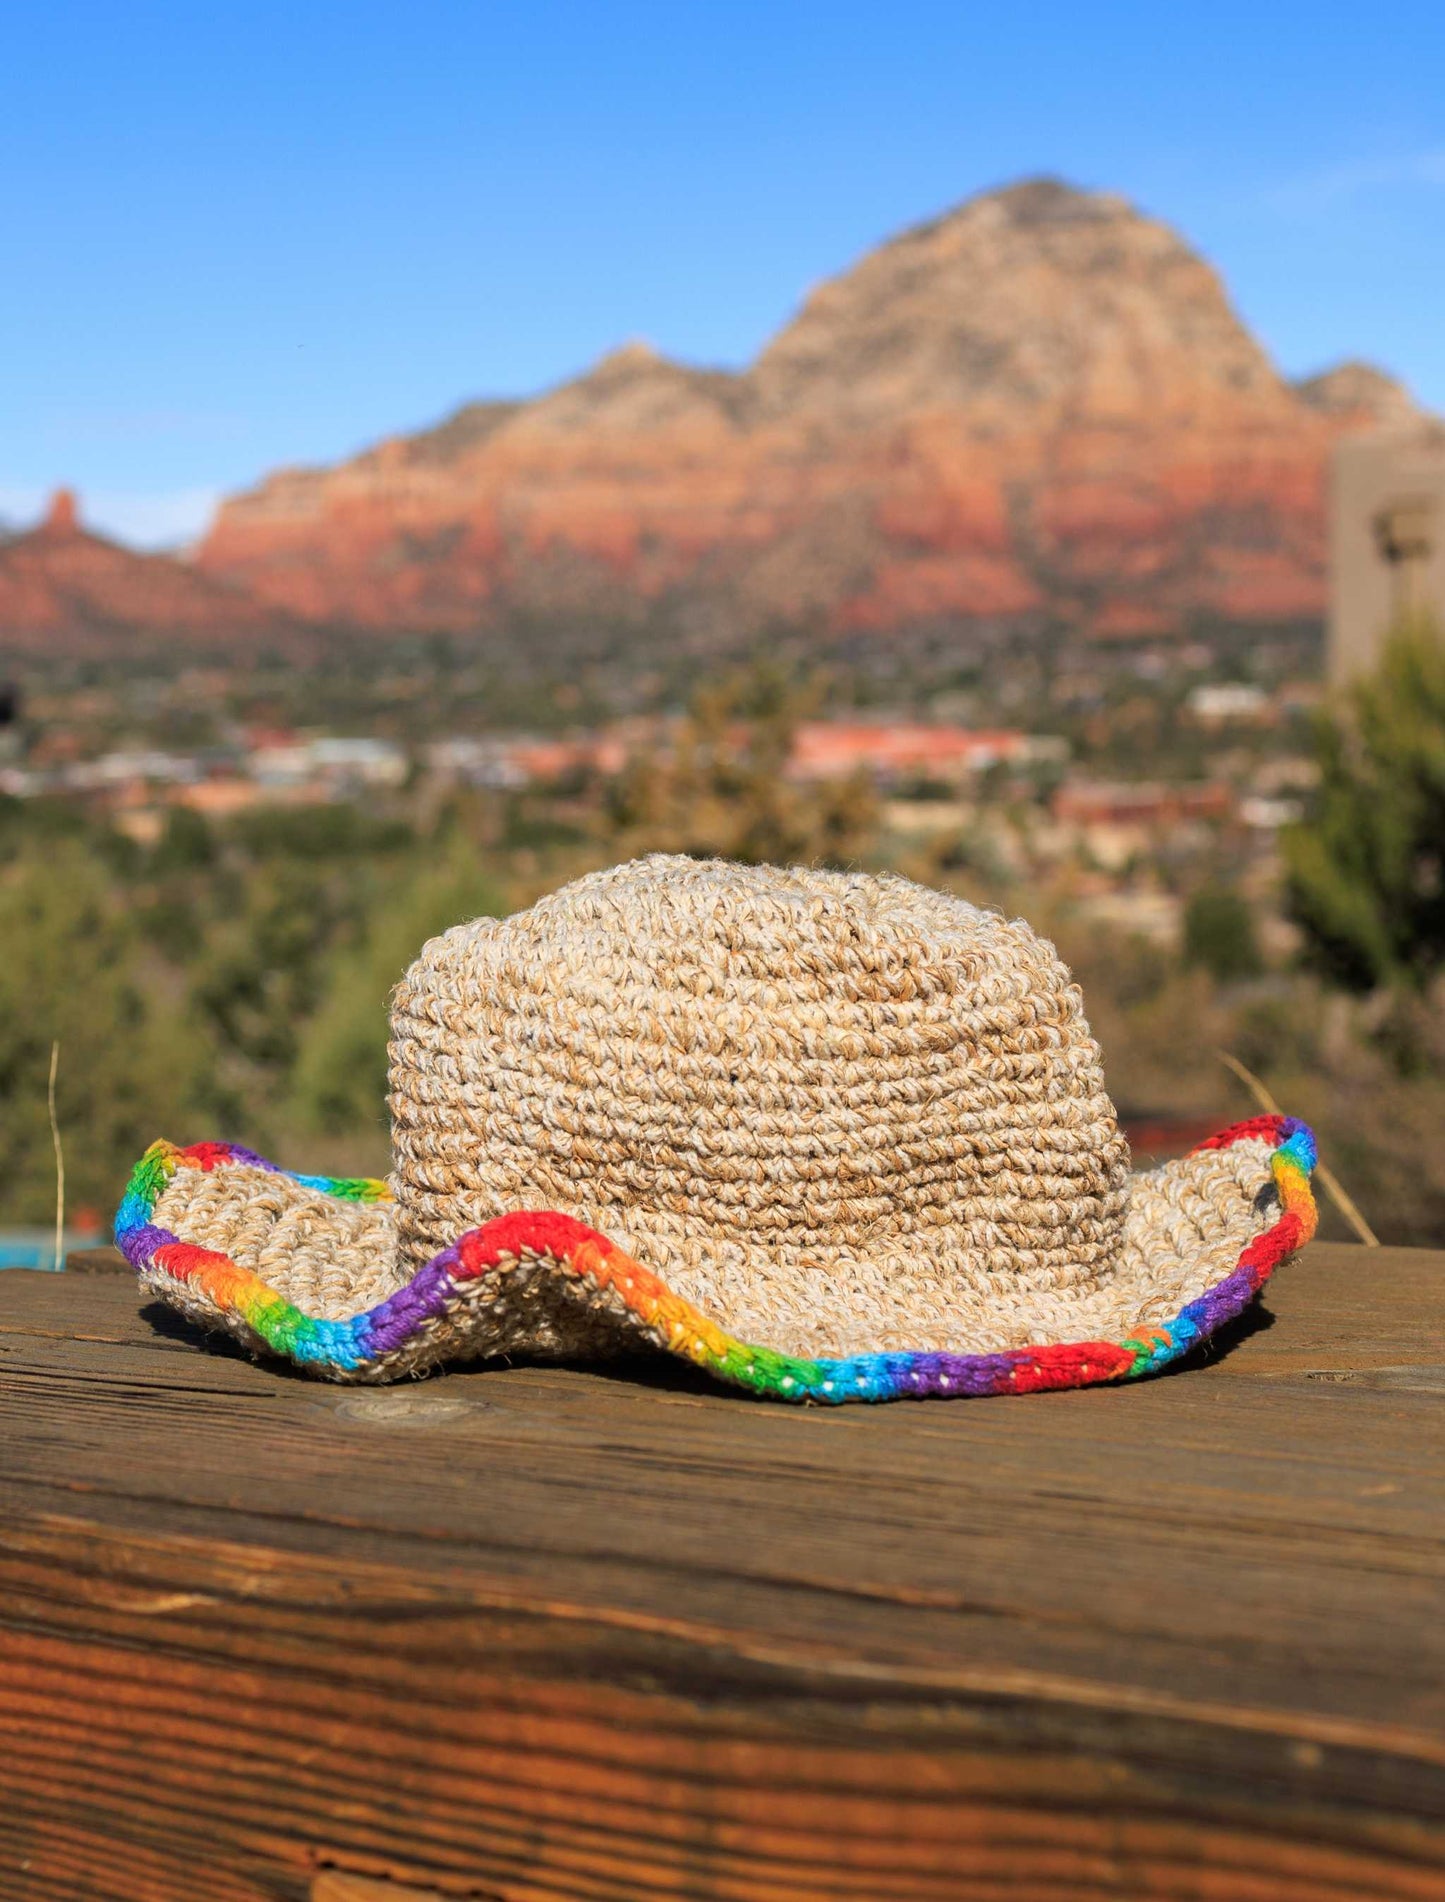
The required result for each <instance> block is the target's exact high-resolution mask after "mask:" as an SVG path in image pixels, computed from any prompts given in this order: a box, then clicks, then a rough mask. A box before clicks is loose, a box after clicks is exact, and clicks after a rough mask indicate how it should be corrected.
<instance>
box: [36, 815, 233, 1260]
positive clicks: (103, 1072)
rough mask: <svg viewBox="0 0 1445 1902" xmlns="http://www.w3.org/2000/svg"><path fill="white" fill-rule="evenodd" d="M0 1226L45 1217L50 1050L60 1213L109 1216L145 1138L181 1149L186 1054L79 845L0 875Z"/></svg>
mask: <svg viewBox="0 0 1445 1902" xmlns="http://www.w3.org/2000/svg"><path fill="white" fill-rule="evenodd" d="M0 944H3V945H4V947H5V955H4V957H3V959H0V1103H3V1105H4V1115H3V1116H0V1184H3V1190H0V1218H3V1219H4V1220H6V1221H11V1222H43V1221H46V1220H47V1219H48V1218H49V1217H50V1216H51V1215H52V1214H53V1212H54V1209H55V1165H54V1155H53V1151H52V1148H51V1139H50V1125H49V1119H48V1115H47V1111H46V1082H47V1076H48V1071H49V1065H50V1048H51V1043H52V1040H54V1039H57V1038H58V1039H59V1041H60V1071H59V1077H58V1082H57V1090H56V1102H57V1119H58V1121H59V1124H60V1129H61V1135H62V1138H63V1141H64V1144H65V1164H66V1186H67V1199H68V1204H69V1208H70V1210H71V1211H72V1212H73V1211H75V1210H77V1209H79V1208H83V1207H90V1208H93V1209H94V1210H96V1211H97V1212H98V1213H99V1214H101V1215H102V1216H103V1217H106V1216H109V1215H110V1213H111V1212H112V1210H113V1209H114V1208H115V1205H116V1203H117V1202H118V1201H119V1199H120V1193H121V1190H122V1189H123V1188H124V1186H125V1178H126V1174H127V1171H128V1170H129V1168H130V1166H131V1165H132V1164H133V1163H134V1162H135V1161H136V1159H137V1158H138V1157H139V1156H140V1154H141V1152H142V1150H143V1149H144V1148H145V1147H146V1146H147V1144H148V1143H150V1142H151V1141H153V1140H154V1138H155V1137H157V1136H171V1137H173V1138H174V1139H176V1140H178V1141H184V1140H190V1139H191V1138H192V1137H193V1136H194V1135H196V1134H198V1133H200V1132H198V1131H195V1130H193V1129H192V1128H191V1124H190V1114H191V1106H192V1104H193V1101H194V1095H193V1085H194V1081H195V1064H196V1053H195V1047H194V1041H193V1039H192V1037H191V1036H189V1035H188V1033H187V1028H186V1025H185V1024H184V1023H183V1022H181V1021H178V1009H177V1005H176V1003H175V1002H173V1001H172V1000H170V999H168V998H167V997H166V996H165V995H164V994H163V992H162V991H161V989H160V986H159V983H158V980H157V978H156V977H155V976H153V974H152V973H151V972H150V971H149V970H148V969H147V965H146V960H145V958H144V955H143V950H142V947H141V946H140V945H139V943H138V941H137V934H136V932H135V930H134V928H133V926H132V924H131V922H130V919H129V918H128V916H127V915H126V913H125V910H124V908H123V903H122V894H121V892H120V891H119V890H118V888H117V887H116V886H115V884H114V883H113V882H112V880H111V878H110V877H109V875H108V872H107V869H106V867H105V866H104V865H103V864H102V863H101V862H100V860H99V859H98V858H97V857H96V856H95V855H94V854H93V853H92V852H91V851H89V850H88V849H87V848H86V847H85V846H84V845H83V844H82V843H80V842H79V841H75V840H48V841H46V842H45V844H44V847H43V849H39V848H35V849H32V850H31V851H28V852H23V853H21V854H20V855H18V856H17V857H16V858H15V859H14V860H12V862H11V863H10V864H8V865H7V866H5V867H4V869H3V871H0Z"/></svg>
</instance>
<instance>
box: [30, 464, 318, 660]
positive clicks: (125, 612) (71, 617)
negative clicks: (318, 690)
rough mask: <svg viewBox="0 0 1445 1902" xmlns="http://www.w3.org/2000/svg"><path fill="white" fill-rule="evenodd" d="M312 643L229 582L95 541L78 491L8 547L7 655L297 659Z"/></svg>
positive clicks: (59, 499)
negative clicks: (155, 649)
mask: <svg viewBox="0 0 1445 1902" xmlns="http://www.w3.org/2000/svg"><path fill="white" fill-rule="evenodd" d="M309 639H310V636H309V635H308V634H307V632H306V631H305V630H303V629H301V628H300V627H298V626H297V625H296V624H295V623H294V622H293V621H292V620H291V618H290V617H289V616H287V615H285V614H283V613H281V612H279V611H277V610H276V609H275V608H273V607H271V606H269V605H267V604H265V603H262V602H259V601H256V600H254V599H252V598H251V597H250V596H249V595H248V594H246V592H245V591H244V590H243V589H240V588H237V587H236V586H234V585H233V584H231V583H229V582H227V581H225V580H224V579H222V578H217V577H213V576H210V575H207V574H204V573H201V572H199V571H197V570H196V569H195V568H193V567H191V566H190V565H189V564H187V563H184V562H179V561H175V560H172V559H171V558H170V557H169V556H166V555H140V554H137V553H135V551H134V550H133V549H129V548H122V547H121V546H120V545H119V544H118V543H116V542H112V541H107V540H106V539H105V538H104V537H103V536H100V535H92V534H90V533H89V532H88V531H87V530H86V529H84V528H83V527H82V526H81V524H80V521H79V518H78V514H77V510H76V503H75V497H74V496H73V495H72V494H71V492H70V491H69V490H68V489H60V490H58V491H57V492H56V494H55V496H54V498H53V499H52V501H51V504H50V509H49V513H48V514H47V516H46V518H45V520H44V521H43V522H42V523H41V524H40V526H39V527H38V528H35V529H32V530H31V531H30V533H29V534H25V535H17V536H15V537H14V538H13V539H11V540H9V541H5V542H0V648H3V649H5V650H8V651H11V652H34V653H57V652H64V653H71V654H80V653H84V654H94V655H97V656H99V655H103V654H106V653H126V654H128V653H132V652H134V651H135V650H136V648H137V646H138V645H140V644H144V643H146V642H154V641H160V642H163V643H166V644H169V645H173V646H176V647H178V648H179V647H191V648H196V649H203V648H204V649H209V650H210V651H212V652H215V651H216V650H218V649H225V648H227V647H245V648H249V649H252V650H254V649H256V648H257V647H260V646H274V647H276V648H278V649H286V650H288V651H291V652H295V651H296V650H297V648H298V646H299V647H304V646H305V645H307V644H308V642H309Z"/></svg>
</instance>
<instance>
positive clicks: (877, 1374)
mask: <svg viewBox="0 0 1445 1902" xmlns="http://www.w3.org/2000/svg"><path fill="white" fill-rule="evenodd" d="M1261 1139H1263V1140H1264V1141H1267V1142H1268V1143H1270V1144H1272V1145H1273V1154H1272V1156H1271V1158H1270V1168H1271V1172H1272V1175H1273V1179H1274V1183H1275V1187H1276V1190H1277V1192H1278V1197H1279V1204H1280V1213H1279V1216H1278V1219H1277V1220H1276V1221H1275V1222H1274V1223H1273V1225H1272V1226H1271V1227H1269V1228H1267V1229H1264V1230H1262V1231H1261V1232H1260V1233H1259V1234H1258V1235H1256V1236H1255V1237H1254V1239H1253V1240H1252V1241H1251V1242H1250V1243H1249V1245H1248V1246H1247V1247H1246V1248H1245V1249H1244V1251H1243V1253H1242V1254H1241V1255H1240V1257H1239V1259H1238V1261H1237V1262H1236V1263H1235V1265H1234V1267H1233V1268H1232V1270H1231V1271H1230V1272H1229V1273H1228V1274H1227V1275H1226V1276H1225V1277H1224V1278H1223V1279H1222V1280H1221V1281H1219V1282H1218V1283H1216V1285H1215V1286H1214V1287H1212V1288H1210V1289H1209V1290H1208V1291H1207V1293H1205V1294H1203V1295H1201V1296H1200V1297H1199V1299H1198V1300H1195V1301H1191V1302H1190V1303H1189V1305H1188V1306H1187V1307H1185V1308H1183V1309H1182V1310H1181V1311H1180V1312H1179V1313H1178V1314H1177V1315H1176V1316H1175V1317H1174V1319H1173V1320H1172V1321H1170V1322H1169V1324H1168V1325H1167V1326H1165V1327H1151V1328H1147V1329H1141V1330H1140V1331H1139V1333H1137V1334H1136V1335H1133V1336H1131V1337H1130V1338H1129V1339H1128V1340H1124V1341H1080V1342H1075V1343H1070V1344H1069V1345H1066V1346H1049V1347H1023V1348H1015V1349H1012V1350H1010V1351H1008V1352H1006V1353H993V1354H956V1353H942V1352H937V1353H935V1352H915V1353H885V1354H860V1355H854V1356H852V1357H850V1358H848V1359H843V1360H801V1359H796V1358H794V1357H793V1356H791V1355H787V1354H780V1353H778V1352H776V1351H775V1350H773V1349H771V1348H766V1347H754V1346H751V1345H749V1344H748V1343H747V1342H745V1341H740V1340H737V1339H735V1338H734V1337H733V1336H732V1335H730V1334H727V1333H725V1332H724V1331H723V1330H722V1329H721V1328H720V1327H719V1326H718V1325H717V1324H716V1323H715V1322H714V1321H712V1320H710V1319H709V1318H708V1316H707V1315H705V1314H703V1313H701V1312H700V1311H699V1310H698V1309H697V1308H695V1307H693V1306H692V1305H691V1303H690V1302H687V1301H684V1300H683V1299H682V1298H681V1297H680V1296H679V1295H677V1294H675V1293H674V1292H673V1291H672V1290H671V1289H670V1288H669V1287H668V1286H667V1284H666V1283H665V1282H664V1281H662V1280H660V1279H659V1278H658V1276H656V1275H655V1274H653V1273H651V1272H650V1271H649V1270H648V1269H647V1268H645V1267H643V1266H642V1264H641V1263H640V1262H637V1261H634V1260H633V1259H632V1257H631V1256H630V1255H628V1254H625V1253H624V1252H623V1250H622V1249H620V1248H618V1247H617V1246H616V1245H615V1244H614V1243H612V1242H610V1241H608V1239H607V1237H606V1236H605V1235H600V1234H598V1233H597V1231H596V1230H595V1229H591V1228H587V1227H586V1226H584V1224H582V1223H581V1222H578V1221H574V1220H573V1219H572V1217H571V1216H567V1215H559V1214H556V1213H548V1212H543V1213H537V1214H515V1215H503V1216H499V1217H497V1218H496V1219H495V1220H493V1221H490V1222H486V1223H484V1224H483V1225H482V1227H480V1228H474V1229H471V1230H469V1231H468V1232H467V1233H466V1234H464V1235H461V1236H459V1237H458V1238H457V1240H456V1241H455V1242H453V1243H452V1244H451V1246H450V1247H449V1248H444V1249H443V1250H442V1252H441V1253H440V1254H439V1255H436V1256H434V1257H433V1258H432V1260H431V1261H429V1262H428V1263H427V1264H426V1266H425V1267H424V1268H422V1269H420V1270H419V1271H418V1272H417V1273H416V1274H415V1275H414V1276H413V1277H412V1279H411V1280H410V1281H409V1282H408V1283H407V1284H406V1286H405V1287H403V1288H400V1289H398V1290H397V1292H396V1293H395V1294H392V1295H390V1296H388V1297H387V1299H386V1300H384V1301H382V1302H380V1303H379V1304H378V1305H377V1306H376V1307H374V1308H368V1309H367V1310H366V1311H365V1312H363V1313H359V1314H356V1315H353V1316H352V1317H350V1318H349V1319H347V1320H342V1321H326V1320H318V1319H316V1318H315V1317H313V1316H311V1315H308V1314H305V1313H303V1312H302V1311H301V1309H299V1308H298V1307H296V1306H295V1305H294V1304H293V1303H292V1302H290V1301H288V1300H287V1299H286V1298H285V1297H284V1296H283V1295H281V1294H280V1293H278V1292H277V1290H276V1289H275V1288H273V1287H271V1286H270V1285H269V1284H268V1283H267V1282H265V1281H263V1280H261V1278H260V1277H259V1276H258V1275H256V1274H254V1273H252V1272H251V1271H250V1270H249V1269H246V1268H242V1267H240V1266H239V1265H238V1264H237V1263H236V1262H235V1261H233V1260H232V1259H231V1257H230V1256H229V1255H224V1254H220V1253H217V1252H215V1251H214V1250H210V1249H205V1248H197V1247H195V1246H193V1245H192V1244H190V1243H187V1242H185V1241H182V1240H181V1239H180V1237H179V1236H176V1235H173V1234H172V1233H170V1231H169V1230H167V1229H164V1228H160V1227H157V1226H156V1225H155V1224H154V1222H153V1220H152V1217H153V1215H154V1212H155V1209H156V1205H157V1203H158V1202H159V1200H160V1198H161V1196H162V1194H163V1193H164V1191H165V1189H166V1187H167V1185H168V1184H169V1182H170V1180H171V1178H172V1177H173V1176H174V1174H175V1173H176V1171H177V1169H179V1168H182V1167H187V1168H199V1169H202V1170H204V1171H207V1172H209V1171H212V1170H216V1169H225V1168H228V1167H234V1166H237V1165H244V1166H246V1167H249V1168H252V1169H265V1170H268V1171H271V1172H272V1173H275V1174H278V1175H285V1174H289V1173H290V1172H289V1171H285V1170H279V1169H277V1168H276V1165H275V1164H274V1163H270V1162H267V1161H266V1160H265V1159H264V1158H263V1157H260V1156H257V1155H255V1154H253V1153H252V1152H251V1151H250V1150H247V1149H241V1148H238V1147H236V1146H234V1145H232V1144H229V1143H199V1144H196V1145H195V1146H194V1147H192V1148H188V1149H180V1148H177V1147H176V1146H175V1145H174V1144H173V1143H168V1142H157V1143H154V1144H152V1146H151V1147H150V1148H149V1149H148V1150H147V1151H146V1153H145V1155H144V1156H143V1157H142V1159H141V1161H140V1162H139V1164H138V1165H137V1166H136V1170H135V1173H134V1174H133V1175H132V1177H131V1180H130V1184H129V1187H128V1188H127V1190H126V1195H125V1199H124V1201H123V1202H122V1203H121V1206H120V1209H119V1211H118V1213H117V1215H116V1223H115V1238H116V1242H117V1244H118V1246H119V1247H120V1248H121V1250H122V1251H123V1253H124V1254H125V1256H126V1258H127V1260H129V1261H130V1263H131V1264H132V1266H133V1267H134V1268H135V1269H136V1271H137V1273H138V1274H140V1275H141V1276H142V1277H143V1278H144V1280H145V1281H146V1282H147V1283H148V1284H149V1285H150V1286H151V1287H153V1288H155V1289H156V1291H157V1292H158V1293H161V1294H164V1295H166V1296H167V1297H168V1298H171V1299H172V1300H174V1302H175V1304H176V1305H177V1306H179V1307H181V1308H182V1309H183V1310H185V1311H186V1312H189V1313H192V1314H197V1315H199V1316H201V1317H203V1318H206V1319H210V1320H213V1321H216V1322H219V1323H220V1324H221V1325H223V1326H225V1327H226V1328H227V1329H228V1330H229V1331H230V1332H232V1333H235V1334H237V1335H238V1336H239V1337H240V1338H241V1339H243V1340H244V1341H246V1342H247V1343H248V1344H249V1345H250V1346H252V1347H253V1348H255V1349H260V1350H265V1351H267V1352H269V1353H271V1354H274V1355H279V1356H280V1357H282V1358H283V1359H286V1360H290V1361H293V1362H294V1363H296V1365H297V1366H299V1367H301V1368H303V1369H305V1370H306V1371H308V1372H310V1373H313V1374H320V1375H322V1376H323V1377H328V1378H331V1379H336V1380H367V1379H371V1380H376V1379H387V1378H394V1377H396V1376H397V1375H399V1374H403V1373H406V1372H409V1371H412V1370H413V1369H415V1368H416V1367H417V1366H418V1365H425V1364H426V1357H425V1355H424V1354H423V1353H422V1352H420V1351H419V1350H421V1349H422V1348H423V1347H424V1346H425V1337H426V1336H427V1334H428V1332H429V1331H432V1330H435V1329H437V1328H438V1326H439V1325H440V1324H443V1323H445V1322H446V1321H447V1320H448V1319H449V1318H450V1317H452V1316H454V1315H455V1314H456V1313H457V1311H458V1310H459V1309H460V1308H462V1307H463V1306H464V1305H465V1304H466V1303H467V1302H468V1301H469V1300H471V1299H474V1298H475V1297H476V1295H477V1293H478V1292H479V1290H478V1283H480V1282H482V1281H484V1279H485V1278H486V1277H493V1278H495V1277H499V1276H501V1275H504V1274H506V1273H507V1272H509V1271H510V1270H512V1269H515V1268H516V1267H517V1266H518V1264H519V1263H523V1262H526V1263H528V1264H534V1265H537V1266H540V1267H541V1268H543V1269H544V1270H550V1271H551V1272H553V1273H554V1274H556V1275H557V1276H561V1277H571V1278H572V1279H574V1280H575V1281H578V1282H582V1283H590V1284H591V1288H590V1289H589V1290H588V1292H589V1293H591V1292H592V1290H595V1291H597V1292H599V1293H601V1294H604V1295H606V1296H609V1297H610V1298H611V1300H610V1305H612V1306H613V1307H617V1306H618V1305H619V1304H620V1308H621V1309H622V1310H623V1311H624V1312H625V1314H626V1316H628V1317H630V1318H631V1319H632V1320H633V1321H634V1323H635V1324H636V1329H637V1332H638V1333H639V1335H640V1336H641V1337H642V1338H643V1339H644V1340H646V1341H649V1342H651V1343H652V1344H653V1345H655V1346H657V1347H659V1348H662V1349H664V1350H665V1351H667V1352H670V1353H672V1354H676V1355H680V1356H682V1357H683V1358H684V1359H686V1360H690V1361H692V1362H694V1363H695V1364H696V1365H697V1366H698V1367H700V1368H702V1369H703V1370H704V1371H705V1372H706V1373H708V1374H711V1375H713V1376H715V1377H716V1378H717V1379H719V1380H723V1381H727V1382H729V1383H730V1384H732V1385H733V1386H736V1387H742V1388H745V1389H746V1390H747V1391H748V1392H750V1393H754V1394H759V1395H763V1396H766V1397H767V1398H768V1399H771V1400H800V1401H818V1402H822V1403H825V1404H828V1405H837V1404H840V1403H842V1402H844V1401H850V1400H872V1401H878V1400H899V1399H924V1398H926V1397H938V1398H947V1399H956V1398H959V1397H962V1396H970V1395H984V1394H1007V1393H1037V1392H1040V1391H1042V1390H1044V1389H1047V1388H1061V1387H1088V1386H1095V1385H1099V1384H1101V1383H1104V1382H1109V1381H1119V1380H1138V1379H1139V1378H1140V1377H1141V1376H1142V1375H1145V1374H1151V1373H1155V1372H1157V1370H1158V1369H1159V1368H1161V1367H1166V1366H1168V1365H1169V1364H1170V1362H1172V1361H1176V1360H1178V1359H1179V1358H1180V1356H1181V1355H1183V1354H1187V1353H1188V1352H1189V1351H1190V1350H1191V1349H1192V1348H1195V1347H1197V1346H1198V1345H1199V1344H1200V1343H1201V1342H1203V1341H1206V1340H1208V1339H1209V1337H1210V1336H1211V1335H1213V1334H1215V1333H1216V1332H1217V1331H1218V1330H1219V1328H1221V1327H1222V1326H1223V1325H1224V1324H1225V1323H1226V1322H1228V1321H1232V1320H1233V1319H1234V1318H1235V1317H1236V1316H1237V1315H1239V1314H1240V1313H1242V1312H1243V1310H1244V1309H1245V1308H1246V1307H1247V1306H1248V1305H1249V1303H1250V1302H1251V1301H1252V1300H1253V1299H1254V1297H1255V1296H1256V1295H1257V1294H1258V1293H1259V1291H1260V1289H1261V1288H1262V1287H1263V1286H1264V1283H1265V1282H1266V1281H1267V1280H1268V1279H1269V1277H1270V1275H1272V1274H1273V1273H1274V1271H1275V1269H1276V1268H1277V1267H1278V1266H1279V1265H1280V1263H1281V1262H1283V1261H1285V1260H1286V1259H1287V1258H1288V1257H1289V1256H1290V1255H1292V1254H1294V1253H1295V1252H1296V1250H1298V1249H1300V1248H1302V1247H1303V1246H1304V1244H1305V1243H1306V1242H1307V1241H1309V1239H1310V1237H1311V1236H1312V1235H1313V1234H1314V1231H1315V1222H1316V1215H1315V1203H1314V1196H1313V1194H1312V1192H1311V1189H1310V1175H1311V1172H1312V1171H1313V1169H1314V1166H1315V1140H1314V1136H1313V1135H1312V1133H1311V1132H1310V1130H1309V1129H1308V1128H1307V1127H1306V1125H1305V1124H1304V1123H1301V1122H1298V1121H1296V1120H1295V1118H1293V1117H1289V1116H1259V1117H1255V1118H1254V1119H1252V1120H1251V1121H1249V1122H1245V1123H1238V1124H1236V1125H1235V1126H1234V1127H1233V1128H1231V1129H1226V1130H1223V1131H1222V1132H1221V1133H1220V1134H1219V1135H1217V1136H1211V1137H1209V1138H1208V1140H1207V1141H1205V1142H1202V1143H1200V1144H1198V1145H1196V1152H1197V1151H1198V1150H1206V1149H1222V1148H1226V1147H1228V1146H1229V1145H1230V1144H1233V1143H1236V1142H1243V1141H1247V1140H1254V1141H1258V1140H1261ZM292 1179H293V1180H294V1181H296V1182H299V1183H300V1184H302V1185H303V1186H304V1187H306V1188H310V1189H315V1190H319V1191H321V1192H323V1193H324V1194H327V1195H332V1196H335V1197H337V1198H338V1199H340V1200H343V1201H350V1202H382V1201H387V1200H389V1199H390V1197H389V1191H388V1189H387V1187H386V1185H385V1183H382V1182H375V1181H370V1180H365V1179H360V1180H345V1179H336V1178H333V1177H329V1176H306V1175H297V1176H293V1177H292ZM579 1292H581V1291H580V1290H579ZM433 1358H435V1357H433Z"/></svg>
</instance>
